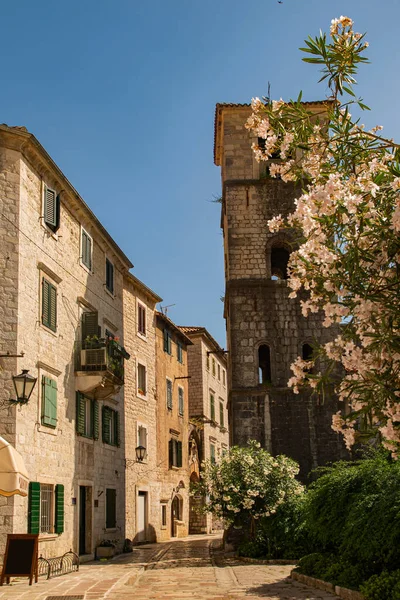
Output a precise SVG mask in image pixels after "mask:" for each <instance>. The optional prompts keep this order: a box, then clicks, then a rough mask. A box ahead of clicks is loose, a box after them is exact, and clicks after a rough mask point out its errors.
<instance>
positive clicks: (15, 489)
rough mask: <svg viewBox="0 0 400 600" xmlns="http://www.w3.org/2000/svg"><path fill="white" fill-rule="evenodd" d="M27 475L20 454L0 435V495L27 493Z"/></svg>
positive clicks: (24, 494)
mask: <svg viewBox="0 0 400 600" xmlns="http://www.w3.org/2000/svg"><path fill="white" fill-rule="evenodd" d="M28 483H29V477H28V473H27V470H26V467H25V465H24V461H23V459H22V456H21V455H20V453H19V452H17V451H16V449H15V448H14V447H13V446H11V444H9V443H8V442H7V440H5V439H4V438H2V437H0V496H13V495H14V494H20V495H21V496H27V495H28Z"/></svg>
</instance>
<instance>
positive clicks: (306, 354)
mask: <svg viewBox="0 0 400 600" xmlns="http://www.w3.org/2000/svg"><path fill="white" fill-rule="evenodd" d="M302 358H303V360H312V359H313V349H312V347H311V346H310V344H303V348H302Z"/></svg>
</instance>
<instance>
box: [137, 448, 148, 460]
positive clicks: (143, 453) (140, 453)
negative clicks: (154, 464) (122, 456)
mask: <svg viewBox="0 0 400 600" xmlns="http://www.w3.org/2000/svg"><path fill="white" fill-rule="evenodd" d="M135 452H136V460H137V461H138V462H143V461H144V457H145V456H146V448H145V447H144V446H137V447H136V448H135Z"/></svg>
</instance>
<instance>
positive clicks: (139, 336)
mask: <svg viewBox="0 0 400 600" xmlns="http://www.w3.org/2000/svg"><path fill="white" fill-rule="evenodd" d="M136 335H137V336H138V338H140V339H141V340H143V341H144V342H147V335H146V334H145V333H140V331H137V332H136Z"/></svg>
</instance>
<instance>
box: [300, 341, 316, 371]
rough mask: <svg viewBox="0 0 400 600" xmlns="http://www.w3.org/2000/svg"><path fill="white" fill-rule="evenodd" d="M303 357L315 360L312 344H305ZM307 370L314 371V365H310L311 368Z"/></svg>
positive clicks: (302, 351) (302, 352)
mask: <svg viewBox="0 0 400 600" xmlns="http://www.w3.org/2000/svg"><path fill="white" fill-rule="evenodd" d="M301 357H302V359H303V360H314V351H313V348H312V346H310V344H303V347H302V349H301ZM305 372H306V373H312V372H313V369H312V367H310V368H309V369H305Z"/></svg>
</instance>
